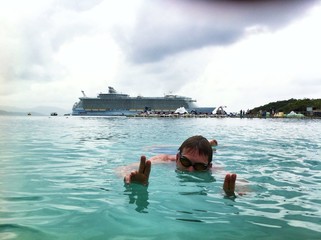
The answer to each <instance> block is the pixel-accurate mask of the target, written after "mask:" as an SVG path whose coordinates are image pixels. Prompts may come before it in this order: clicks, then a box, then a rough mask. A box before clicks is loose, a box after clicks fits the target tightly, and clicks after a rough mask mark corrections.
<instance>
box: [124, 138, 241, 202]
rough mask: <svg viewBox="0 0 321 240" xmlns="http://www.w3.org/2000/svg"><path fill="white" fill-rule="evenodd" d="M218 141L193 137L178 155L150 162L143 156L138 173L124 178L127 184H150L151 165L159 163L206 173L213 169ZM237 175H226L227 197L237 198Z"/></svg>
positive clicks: (153, 158) (156, 158)
mask: <svg viewBox="0 0 321 240" xmlns="http://www.w3.org/2000/svg"><path fill="white" fill-rule="evenodd" d="M216 145H217V141H216V140H211V141H208V140H207V139H206V138H205V137H203V136H193V137H190V138H188V139H186V140H185V141H184V142H183V143H182V145H181V146H180V147H179V148H178V150H179V152H178V153H177V154H176V155H166V154H162V155H157V156H154V157H152V158H150V159H149V160H146V157H145V156H141V158H140V164H139V167H138V170H137V171H133V172H131V173H130V174H127V175H126V176H125V177H124V182H125V183H126V184H130V183H139V184H143V185H147V184H148V179H149V174H150V171H151V165H152V162H153V163H157V162H158V163H159V162H171V161H176V168H177V169H178V170H181V171H186V172H195V171H196V172H206V171H210V170H211V168H212V159H213V149H212V146H216ZM235 181H236V174H229V173H228V174H226V176H225V179H224V184H223V190H224V192H225V194H226V196H229V197H230V196H235Z"/></svg>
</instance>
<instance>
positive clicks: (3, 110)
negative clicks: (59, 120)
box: [0, 106, 71, 116]
mask: <svg viewBox="0 0 321 240" xmlns="http://www.w3.org/2000/svg"><path fill="white" fill-rule="evenodd" d="M52 112H56V113H58V115H59V116H62V115H64V114H66V113H70V112H71V110H69V111H68V110H66V109H62V108H58V107H52V106H38V107H34V108H17V107H10V106H0V115H9V116H26V115H27V114H28V113H31V115H32V116H50V113H52Z"/></svg>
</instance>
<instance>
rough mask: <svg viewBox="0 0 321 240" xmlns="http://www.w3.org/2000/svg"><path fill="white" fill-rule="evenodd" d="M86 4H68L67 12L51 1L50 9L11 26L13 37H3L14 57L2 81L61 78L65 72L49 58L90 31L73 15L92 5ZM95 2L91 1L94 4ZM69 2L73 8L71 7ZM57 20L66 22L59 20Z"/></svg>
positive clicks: (63, 6)
mask: <svg viewBox="0 0 321 240" xmlns="http://www.w3.org/2000/svg"><path fill="white" fill-rule="evenodd" d="M64 2H65V1H64ZM68 2H69V1H68ZM76 2H77V4H76ZM87 2H89V1H73V2H69V5H68V9H67V10H66V6H65V5H59V6H58V3H59V2H55V4H53V5H52V6H51V8H49V9H45V10H44V11H43V12H42V13H40V14H39V15H35V16H33V17H29V18H28V19H26V21H23V22H19V23H18V24H17V25H16V26H15V27H16V32H17V34H16V35H14V36H6V37H7V39H9V40H7V42H8V47H9V48H11V50H12V52H14V53H15V57H14V58H13V59H11V61H10V65H12V66H14V67H12V66H10V65H8V66H7V69H6V70H3V71H2V73H0V74H1V75H2V76H0V77H1V79H2V81H6V82H8V81H11V80H18V81H53V80H56V79H61V77H62V76H63V75H64V74H65V73H66V72H65V69H64V68H63V66H61V65H60V64H59V63H57V62H55V61H54V58H53V56H54V54H55V53H56V52H57V51H59V49H60V47H61V46H62V45H63V44H64V43H66V42H68V41H72V40H73V39H74V38H76V37H78V36H82V35H85V34H88V33H90V32H91V31H92V26H91V25H90V23H87V22H86V21H85V20H82V19H81V18H79V17H78V15H77V14H78V13H77V11H79V6H83V7H82V8H81V9H82V10H84V9H85V6H86V9H88V8H90V7H92V6H93V4H91V5H90V6H89V5H88V4H87V5H86V4H85V3H87ZM99 2H100V1H94V3H95V4H98V3H99ZM71 3H74V4H75V6H71V5H70V4H71ZM65 4H66V3H65ZM71 9H72V10H73V11H71ZM61 18H63V19H66V20H68V19H69V21H61ZM3 67H4V66H2V68H3Z"/></svg>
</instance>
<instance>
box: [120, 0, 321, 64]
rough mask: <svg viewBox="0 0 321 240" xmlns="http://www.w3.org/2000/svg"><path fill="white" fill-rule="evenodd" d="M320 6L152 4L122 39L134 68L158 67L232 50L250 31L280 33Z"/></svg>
mask: <svg viewBox="0 0 321 240" xmlns="http://www.w3.org/2000/svg"><path fill="white" fill-rule="evenodd" d="M315 2H319V1H290V0H283V1H191V0H176V1H169V0H162V1H161V0H158V1H150V2H146V3H145V4H144V5H143V7H142V9H141V11H140V13H139V15H138V17H137V21H136V23H135V26H134V28H133V29H132V32H131V33H129V34H128V33H127V32H126V33H127V35H126V34H122V32H121V30H120V29H118V32H117V34H118V35H117V39H118V40H119V42H120V44H122V47H123V49H124V51H125V53H126V54H127V57H128V58H129V60H131V61H132V62H135V63H146V62H155V61H159V60H161V59H163V58H165V57H167V56H169V55H172V54H177V53H180V52H183V51H188V50H194V49H199V48H203V47H210V46H225V45H228V44H232V43H234V42H236V41H237V40H239V39H241V38H242V37H243V36H244V34H245V32H246V29H247V28H250V27H257V28H264V29H269V30H270V31H274V30H277V29H279V28H281V27H284V26H285V25H287V24H289V23H290V22H291V21H292V20H295V19H297V18H298V17H300V15H302V14H304V13H305V12H306V10H307V9H309V7H311V6H312V5H313V4H314V3H315ZM126 31H128V29H126Z"/></svg>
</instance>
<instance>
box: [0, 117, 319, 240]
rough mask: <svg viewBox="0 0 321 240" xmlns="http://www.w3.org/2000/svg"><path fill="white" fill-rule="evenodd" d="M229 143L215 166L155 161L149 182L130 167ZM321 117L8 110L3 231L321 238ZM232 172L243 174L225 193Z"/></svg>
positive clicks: (11, 234) (18, 235) (1, 125)
mask: <svg viewBox="0 0 321 240" xmlns="http://www.w3.org/2000/svg"><path fill="white" fill-rule="evenodd" d="M192 135H203V136H205V137H207V138H209V139H211V138H215V139H217V140H218V142H219V146H218V147H216V151H215V153H214V162H215V163H216V164H217V165H220V166H221V167H222V168H223V170H222V171H220V172H218V171H215V172H213V174H212V175H209V174H199V175H197V174H186V173H179V172H176V171H175V164H173V163H169V164H159V165H153V167H152V172H151V177H150V184H149V186H148V188H146V187H143V186H139V185H133V186H131V187H125V186H124V184H123V180H122V177H120V176H119V174H117V173H119V171H120V169H121V167H122V166H126V165H129V164H131V163H134V162H138V160H139V158H140V156H141V155H142V154H144V155H146V156H148V157H151V156H154V155H156V154H159V153H170V154H171V153H176V149H177V148H178V146H179V145H180V143H181V142H182V141H183V140H185V139H186V138H187V137H190V136H192ZM320 136H321V121H320V120H311V119H309V120H306V119H304V120H302V119H237V118H235V119H231V118H226V119H213V118H199V119H191V118H182V119H169V118H159V119H156V118H150V119H146V118H144V119H140V118H139V119H138V118H126V117H111V118H98V117H96V118H89V117H87V118H81V117H34V116H29V117H27V116H26V117H0V239H24V240H28V239H33V240H35V239H41V240H46V239H77V240H80V239H117V240H118V239H321V199H320V198H321V137H320ZM225 172H236V173H237V174H238V180H237V184H238V187H239V190H240V191H244V190H245V191H247V194H246V195H244V196H239V197H237V198H236V199H234V200H233V199H229V198H225V197H224V195H223V193H222V189H221V187H222V182H223V176H224V173H225Z"/></svg>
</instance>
